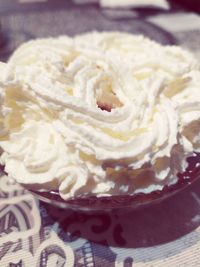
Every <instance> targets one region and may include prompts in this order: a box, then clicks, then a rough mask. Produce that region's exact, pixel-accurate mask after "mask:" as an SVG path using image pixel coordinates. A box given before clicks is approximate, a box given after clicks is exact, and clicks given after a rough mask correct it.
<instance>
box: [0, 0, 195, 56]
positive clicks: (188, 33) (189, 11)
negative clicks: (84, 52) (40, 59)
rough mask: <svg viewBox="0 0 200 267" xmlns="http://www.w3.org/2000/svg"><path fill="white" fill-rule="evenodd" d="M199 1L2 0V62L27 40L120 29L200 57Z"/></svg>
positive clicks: (0, 46) (0, 15)
mask: <svg viewBox="0 0 200 267" xmlns="http://www.w3.org/2000/svg"><path fill="white" fill-rule="evenodd" d="M199 14H200V2H199V0H173V1H172V0H171V1H169V0H157V1H155V0H142V1H141V0H0V60H1V61H6V60H7V59H8V58H9V56H10V54H11V53H12V52H13V51H14V49H15V48H16V47H18V46H19V45H20V44H21V43H23V42H24V41H27V40H30V39H33V38H37V37H49V36H58V35H63V34H68V35H74V34H78V33H82V32H86V31H92V30H99V31H103V30H106V31H111V30H122V31H127V32H132V33H139V34H144V35H145V36H148V37H150V38H151V39H154V40H156V41H158V42H160V43H162V44H179V45H181V46H183V47H186V48H188V49H190V50H192V51H193V52H194V53H196V54H197V56H198V57H200V48H199V41H200V15H199Z"/></svg>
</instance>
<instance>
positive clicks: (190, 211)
mask: <svg viewBox="0 0 200 267" xmlns="http://www.w3.org/2000/svg"><path fill="white" fill-rule="evenodd" d="M8 2H11V1H8ZM95 10H96V7H95V6H92V7H91V8H87V9H85V10H84V15H83V16H81V18H80V19H78V14H81V13H80V12H81V11H80V10H79V9H78V10H76V11H75V13H73V12H72V11H71V10H67V9H58V10H53V11H52V10H46V9H44V10H40V12H38V10H35V11H30V10H29V11H27V12H23V13H20V12H19V10H18V11H17V13H14V12H13V10H11V11H10V12H8V13H6V14H3V15H2V16H1V23H2V27H3V29H4V28H5V29H7V32H8V31H12V32H13V33H19V32H24V33H26V35H25V36H26V37H27V36H33V37H35V36H36V37H39V36H48V35H53V36H55V35H58V34H63V33H70V34H73V33H76V32H79V31H84V30H88V29H92V27H94V28H96V29H113V28H117V29H118V28H120V27H122V26H121V25H122V24H121V21H122V17H123V16H126V17H127V16H128V19H127V21H128V22H127V23H124V24H123V25H125V26H123V27H125V30H128V31H132V30H133V31H134V32H139V31H142V32H144V33H146V34H147V35H148V36H150V37H152V38H154V39H159V40H160V41H161V42H163V43H168V42H169V43H178V44H180V45H182V46H183V47H186V48H188V49H190V50H192V51H193V52H194V53H196V56H197V57H199V59H200V48H199V43H200V17H199V16H198V15H197V14H193V13H186V12H182V11H181V12H180V11H176V12H170V13H169V12H165V13H156V14H154V13H151V12H150V13H148V14H145V19H141V18H140V19H139V18H138V14H135V13H134V12H132V13H131V12H130V11H125V10H122V11H119V10H117V11H110V10H109V11H104V12H102V15H101V16H102V17H101V19H99V17H96V13H95V12H96V11H95ZM90 12H91V13H90ZM98 12H99V11H98ZM113 16H114V20H115V22H114V24H113V22H112V20H111V21H110V22H109V23H107V24H104V21H106V20H109V17H112V19H113ZM139 16H140V14H139ZM75 18H76V20H75ZM86 18H89V20H88V19H86ZM119 20H120V24H117V23H118V21H119ZM78 21H79V22H78ZM94 21H95V23H96V24H95V23H94ZM148 22H150V24H148ZM88 25H89V26H88ZM94 25H95V26H94ZM154 25H157V26H158V27H157V26H154ZM115 26H116V27H115ZM80 27H82V28H81V29H80ZM123 27H122V29H124V28H123ZM160 27H161V28H162V29H163V30H161V28H160ZM120 29H121V28H120ZM145 31H146V32H145ZM27 38H28V37H27ZM159 40H158V41H159ZM11 41H12V39H11ZM14 45H16V43H14V44H12V45H11V47H13V46H14ZM0 266H1V267H32V266H33V267H36V266H37V267H61V266H62V267H70V266H87V267H92V266H97V267H98V266H100V267H101V266H104V267H106V266H109V267H112V266H118V267H119V266H121V267H122V266H126V267H128V266H136V267H137V266H139V267H143V266H144V267H150V266H153V267H154V266H155V267H158V266H159V267H160V266H163V267H164V266H173V267H183V266H187V267H192V266H195V267H198V266H200V181H198V180H197V181H196V182H195V183H193V184H192V185H191V186H189V187H188V188H186V189H184V190H183V191H182V192H179V193H178V194H176V195H174V196H171V197H170V198H168V199H166V200H164V201H163V202H161V203H157V204H152V205H149V206H146V207H143V208H140V209H138V210H134V209H130V208H129V209H121V210H116V211H111V212H93V213H86V212H79V211H73V210H60V209H58V208H55V207H52V206H49V205H47V204H44V203H40V202H39V201H38V200H37V199H35V198H34V197H33V196H32V195H31V194H30V193H28V192H27V191H25V190H24V189H23V188H21V187H20V186H19V185H17V184H14V183H11V182H9V180H8V178H7V177H6V176H5V175H4V174H2V175H1V178H0Z"/></svg>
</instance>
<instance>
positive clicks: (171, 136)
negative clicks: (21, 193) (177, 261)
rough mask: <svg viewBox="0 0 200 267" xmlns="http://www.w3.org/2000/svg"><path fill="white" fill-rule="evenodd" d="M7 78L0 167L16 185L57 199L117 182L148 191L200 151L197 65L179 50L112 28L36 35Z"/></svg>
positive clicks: (100, 191)
mask: <svg viewBox="0 0 200 267" xmlns="http://www.w3.org/2000/svg"><path fill="white" fill-rule="evenodd" d="M5 73H6V77H5V80H4V81H3V82H2V86H1V88H2V89H1V91H2V95H4V97H2V101H1V109H0V110H2V109H5V110H7V111H8V114H6V115H4V116H3V117H4V118H5V120H4V125H5V127H6V129H7V131H9V133H8V134H6V135H5V133H4V135H3V134H1V133H0V134H1V135H2V141H0V146H1V148H2V149H3V151H4V153H3V154H2V156H1V162H2V164H4V165H5V169H6V171H7V172H8V173H9V174H10V175H11V176H12V177H14V178H15V179H16V180H17V181H18V182H20V183H23V184H40V186H41V188H47V187H48V189H49V187H51V188H53V189H55V188H57V189H58V190H59V191H60V194H61V196H62V197H63V198H64V199H67V198H70V197H73V196H77V195H82V194H87V193H91V192H93V193H95V194H97V195H104V194H105V195H108V194H112V193H113V192H117V191H116V190H117V189H116V187H117V186H118V184H119V189H118V190H119V192H118V193H120V192H121V193H123V192H125V191H126V192H128V193H129V194H130V193H131V194H133V193H135V192H145V193H148V192H151V191H154V190H157V189H158V188H159V189H161V188H162V187H163V186H164V185H166V184H173V183H175V182H176V181H177V178H176V172H177V171H182V170H183V169H184V168H185V166H186V158H187V157H188V156H190V155H191V154H192V153H193V151H194V150H196V151H200V135H199V128H198V127H199V121H200V70H199V65H198V64H197V62H196V60H195V59H194V57H193V56H192V55H191V54H190V53H189V52H187V51H184V50H183V49H181V48H179V47H175V46H161V45H160V44H158V43H155V42H153V41H150V40H149V39H146V38H144V37H142V36H134V35H131V34H126V33H119V32H110V33H106V32H105V33H97V32H93V33H88V34H83V35H80V36H76V37H74V38H69V37H66V36H62V37H59V38H49V39H38V40H35V41H31V42H28V43H25V44H24V45H22V46H21V47H20V48H19V49H17V51H16V52H15V53H14V54H13V56H12V57H11V58H10V60H9V62H8V64H7V66H6V72H5ZM1 91H0V96H1ZM11 100H12V101H13V102H14V103H16V104H13V102H12V101H11ZM99 106H101V107H102V108H107V109H110V112H108V111H106V110H102V109H100V107H99ZM16 114H18V116H17V119H16V120H17V122H18V123H17V124H16V125H13V122H12V121H13V120H15V118H16ZM12 116H13V117H12ZM10 118H11V119H10ZM12 118H13V120H12ZM190 126H192V127H190ZM174 162H175V164H174ZM172 163H173V164H172ZM126 170H127V172H126ZM125 173H126V176H128V179H129V183H130V185H127V184H126V182H124V181H123V177H124V175H125ZM120 177H121V178H120ZM146 177H149V179H147V178H146ZM116 180H117V182H116ZM144 180H145V183H144ZM115 182H116V183H115ZM127 188H129V189H127Z"/></svg>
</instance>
